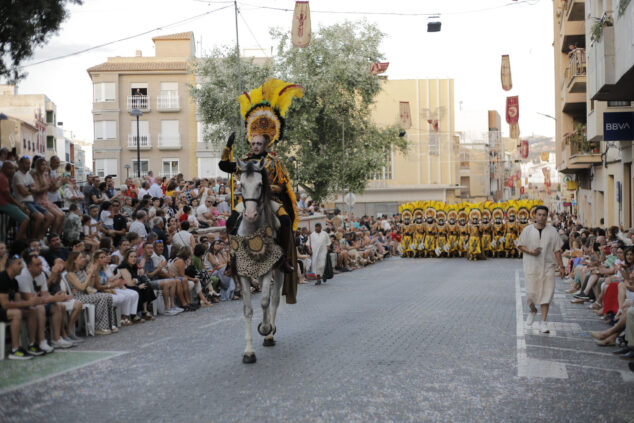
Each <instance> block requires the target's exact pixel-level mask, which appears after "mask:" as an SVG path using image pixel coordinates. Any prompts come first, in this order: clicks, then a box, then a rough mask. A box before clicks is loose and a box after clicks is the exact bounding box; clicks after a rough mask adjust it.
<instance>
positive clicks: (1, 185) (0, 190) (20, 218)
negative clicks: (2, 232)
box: [0, 160, 30, 239]
mask: <svg viewBox="0 0 634 423" xmlns="http://www.w3.org/2000/svg"><path fill="white" fill-rule="evenodd" d="M15 170H16V167H15V165H14V164H13V162H10V161H8V160H5V161H4V162H3V163H2V169H0V213H2V214H6V215H7V216H9V217H10V218H11V219H13V220H15V221H16V222H17V223H18V225H19V227H18V233H17V234H16V236H17V238H18V239H19V238H26V231H27V229H28V228H29V222H30V220H29V217H28V216H27V213H28V212H29V211H28V208H27V207H26V206H25V205H24V204H22V203H21V202H19V201H17V200H16V199H15V198H14V197H13V195H12V194H11V190H10V184H9V181H12V180H13V175H14V174H15Z"/></svg>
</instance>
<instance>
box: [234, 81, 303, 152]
mask: <svg viewBox="0 0 634 423" xmlns="http://www.w3.org/2000/svg"><path fill="white" fill-rule="evenodd" d="M303 95H304V88H303V87H301V86H300V85H297V84H290V83H287V82H284V81H281V80H279V79H274V78H270V79H267V80H266V81H265V82H264V84H262V85H261V86H259V87H257V88H255V89H253V90H251V92H249V93H247V92H246V91H245V92H244V94H242V95H241V96H240V97H238V102H239V103H240V113H241V114H242V118H243V119H244V121H245V124H246V127H247V139H248V140H249V143H251V140H253V137H254V136H255V135H268V136H269V138H270V139H271V141H270V142H269V144H268V145H272V144H274V143H275V142H276V141H277V140H279V139H280V138H282V135H283V133H284V116H286V111H287V110H288V108H289V106H290V105H291V102H292V101H293V98H302V96H303Z"/></svg>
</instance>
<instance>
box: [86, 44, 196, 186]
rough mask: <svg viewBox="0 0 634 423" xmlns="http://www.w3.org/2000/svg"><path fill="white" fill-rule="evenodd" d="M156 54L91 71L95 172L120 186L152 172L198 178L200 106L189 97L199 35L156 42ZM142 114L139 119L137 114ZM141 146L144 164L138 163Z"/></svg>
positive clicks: (116, 59)
mask: <svg viewBox="0 0 634 423" xmlns="http://www.w3.org/2000/svg"><path fill="white" fill-rule="evenodd" d="M152 40H153V41H154V45H155V51H156V54H155V56H154V57H144V56H142V54H141V52H140V51H137V53H136V56H135V57H110V58H108V61H107V62H105V63H102V64H99V65H97V66H93V67H91V68H89V69H88V74H89V75H90V79H91V80H92V82H93V93H94V96H93V109H92V111H93V121H94V128H95V129H94V146H93V160H94V168H95V173H96V174H97V175H100V176H105V175H116V176H118V181H119V182H122V181H123V178H125V177H127V176H128V175H129V176H130V177H133V176H134V177H136V175H137V171H138V170H139V169H140V173H141V175H142V176H143V175H145V174H147V172H148V171H150V170H152V171H153V172H154V175H155V176H156V175H161V176H166V177H172V176H176V175H177V174H179V173H182V174H183V175H184V177H185V178H187V179H191V178H193V177H194V176H196V175H198V161H197V157H196V149H197V133H198V130H197V122H196V106H195V104H194V102H193V100H192V98H191V96H190V94H189V86H192V85H194V82H195V81H194V77H193V74H192V72H191V71H190V67H191V61H192V60H194V58H195V53H196V51H195V45H194V34H193V33H192V32H184V33H179V34H172V35H165V36H159V37H154V38H153V39H152ZM135 110H136V111H139V112H140V115H139V116H138V124H137V117H136V116H134V115H133V114H131V112H133V111H135ZM137 147H138V149H139V150H140V161H138V160H137V153H138V151H137Z"/></svg>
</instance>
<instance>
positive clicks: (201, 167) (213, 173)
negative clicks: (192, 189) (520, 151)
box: [198, 157, 227, 178]
mask: <svg viewBox="0 0 634 423" xmlns="http://www.w3.org/2000/svg"><path fill="white" fill-rule="evenodd" d="M219 161H220V159H218V158H216V157H199V158H198V176H199V177H201V178H217V177H218V176H222V177H226V175H227V174H226V173H224V172H222V171H221V170H220V168H218V162H219Z"/></svg>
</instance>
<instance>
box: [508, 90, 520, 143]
mask: <svg viewBox="0 0 634 423" xmlns="http://www.w3.org/2000/svg"><path fill="white" fill-rule="evenodd" d="M519 120H520V100H519V97H518V96H516V95H514V96H511V97H506V123H508V124H509V132H510V134H509V135H510V137H511V138H519V136H520V126H519V124H518V122H519Z"/></svg>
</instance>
